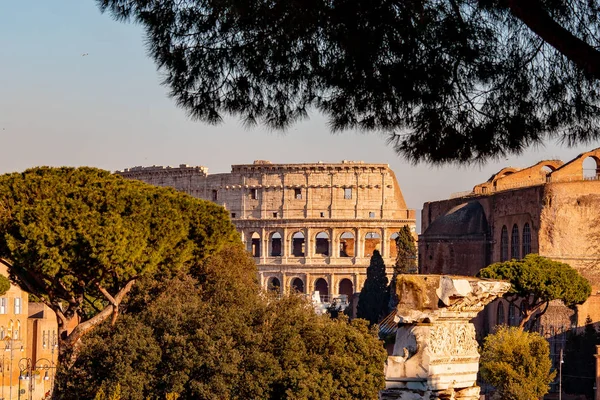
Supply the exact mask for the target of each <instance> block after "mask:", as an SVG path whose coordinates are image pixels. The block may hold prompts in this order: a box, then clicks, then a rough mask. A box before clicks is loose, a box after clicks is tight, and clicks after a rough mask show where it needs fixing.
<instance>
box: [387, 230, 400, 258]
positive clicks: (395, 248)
mask: <svg viewBox="0 0 600 400" xmlns="http://www.w3.org/2000/svg"><path fill="white" fill-rule="evenodd" d="M398 236H400V235H399V234H398V232H394V234H392V236H390V244H389V246H390V257H392V258H394V259H395V258H396V256H398V246H396V239H398Z"/></svg>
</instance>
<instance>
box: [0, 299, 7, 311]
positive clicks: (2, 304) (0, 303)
mask: <svg viewBox="0 0 600 400" xmlns="http://www.w3.org/2000/svg"><path fill="white" fill-rule="evenodd" d="M0 314H6V297H2V298H0Z"/></svg>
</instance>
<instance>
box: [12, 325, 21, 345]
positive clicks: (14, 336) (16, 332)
mask: <svg viewBox="0 0 600 400" xmlns="http://www.w3.org/2000/svg"><path fill="white" fill-rule="evenodd" d="M13 339H15V340H17V339H21V321H19V320H17V329H15V334H14V335H13Z"/></svg>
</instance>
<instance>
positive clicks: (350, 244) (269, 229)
mask: <svg viewBox="0 0 600 400" xmlns="http://www.w3.org/2000/svg"><path fill="white" fill-rule="evenodd" d="M117 173H118V174H120V175H121V176H123V177H126V178H129V179H137V180H140V181H144V182H147V183H150V184H153V185H157V186H170V187H173V188H175V189H177V190H181V191H183V192H186V193H189V194H191V195H192V196H195V197H198V198H201V199H205V200H211V201H214V202H216V203H217V204H220V205H222V206H223V207H225V208H226V209H227V210H228V211H229V213H230V215H231V219H232V221H233V223H234V224H235V225H236V227H237V229H238V231H239V232H240V233H241V237H242V240H243V241H244V243H246V246H247V248H248V251H250V252H251V253H252V255H253V256H254V258H255V260H256V263H257V265H258V272H259V276H260V282H261V284H262V285H263V287H265V288H277V289H279V290H282V291H283V292H284V293H287V292H289V291H290V290H292V289H294V290H297V291H300V292H303V293H310V292H312V291H314V290H318V291H319V292H320V294H321V295H322V296H323V298H324V299H326V298H327V297H328V296H335V295H339V294H347V295H349V296H350V295H352V294H353V293H355V292H358V291H360V289H361V288H362V286H363V283H364V280H365V279H366V267H367V266H368V265H369V260H370V257H371V255H372V252H373V250H374V249H375V248H378V249H379V250H380V251H381V253H382V255H383V257H384V260H385V262H386V265H387V266H389V267H391V266H392V265H393V263H394V261H395V256H396V246H395V237H396V232H398V231H399V229H400V228H401V227H402V226H404V225H409V226H410V227H411V229H412V230H413V231H414V230H415V211H414V210H409V209H408V207H407V206H406V203H405V201H404V197H403V196H402V192H401V190H400V187H399V186H398V182H397V181H396V177H395V175H394V172H393V171H392V170H391V169H390V168H389V166H388V165H387V164H366V163H363V162H362V161H360V162H352V161H342V162H341V163H321V162H319V163H313V164H272V163H271V162H269V161H264V160H259V161H255V162H254V163H253V164H242V165H233V166H232V167H231V172H230V173H222V174H210V175H209V174H208V169H207V168H206V167H190V166H187V165H180V166H179V167H157V166H152V167H134V168H129V169H125V170H124V171H117ZM390 273H391V268H390Z"/></svg>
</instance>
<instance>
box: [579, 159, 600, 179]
mask: <svg viewBox="0 0 600 400" xmlns="http://www.w3.org/2000/svg"><path fill="white" fill-rule="evenodd" d="M581 170H582V174H583V179H598V178H599V177H600V159H598V157H596V156H595V155H590V156H588V157H586V158H584V159H583V162H582V163H581Z"/></svg>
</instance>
